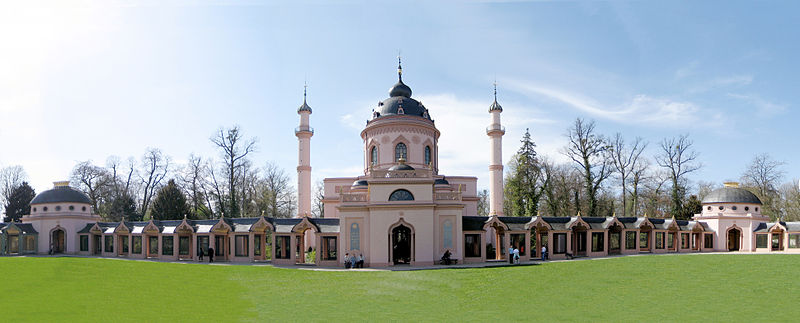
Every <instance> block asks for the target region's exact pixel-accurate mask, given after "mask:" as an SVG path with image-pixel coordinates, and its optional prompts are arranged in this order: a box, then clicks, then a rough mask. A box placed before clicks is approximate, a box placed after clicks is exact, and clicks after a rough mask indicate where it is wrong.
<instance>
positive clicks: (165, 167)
mask: <svg viewBox="0 0 800 323" xmlns="http://www.w3.org/2000/svg"><path fill="white" fill-rule="evenodd" d="M169 162H170V158H169V156H166V155H164V154H163V153H162V152H161V150H159V149H157V148H148V149H147V150H146V151H145V153H144V156H142V168H141V170H140V171H139V180H140V182H141V185H142V206H141V208H140V209H139V210H141V211H142V214H143V215H146V214H147V211H148V209H149V208H150V202H151V200H152V199H153V195H154V193H155V191H156V189H157V188H158V187H159V186H160V185H161V181H163V180H164V178H166V177H167V173H168V172H169Z"/></svg>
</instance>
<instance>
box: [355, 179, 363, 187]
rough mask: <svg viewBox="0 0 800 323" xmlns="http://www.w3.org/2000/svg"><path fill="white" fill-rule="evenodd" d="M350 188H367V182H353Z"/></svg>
mask: <svg viewBox="0 0 800 323" xmlns="http://www.w3.org/2000/svg"><path fill="white" fill-rule="evenodd" d="M352 186H353V187H355V186H367V181H365V180H363V179H362V180H358V181H355V182H353V185H352Z"/></svg>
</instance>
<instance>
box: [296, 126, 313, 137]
mask: <svg viewBox="0 0 800 323" xmlns="http://www.w3.org/2000/svg"><path fill="white" fill-rule="evenodd" d="M299 132H310V133H311V134H312V135H313V134H314V128H311V127H309V126H305V127H297V128H294V133H295V134H296V133H299Z"/></svg>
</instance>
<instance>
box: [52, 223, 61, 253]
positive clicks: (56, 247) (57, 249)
mask: <svg viewBox="0 0 800 323" xmlns="http://www.w3.org/2000/svg"><path fill="white" fill-rule="evenodd" d="M50 244H51V249H52V252H53V253H64V230H61V229H55V230H53V233H52V234H51V236H50Z"/></svg>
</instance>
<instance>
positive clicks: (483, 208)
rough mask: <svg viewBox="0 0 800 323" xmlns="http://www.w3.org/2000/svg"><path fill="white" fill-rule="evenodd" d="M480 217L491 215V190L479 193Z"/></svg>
mask: <svg viewBox="0 0 800 323" xmlns="http://www.w3.org/2000/svg"><path fill="white" fill-rule="evenodd" d="M478 215H479V216H487V215H489V190H486V189H483V190H480V191H478Z"/></svg>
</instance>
